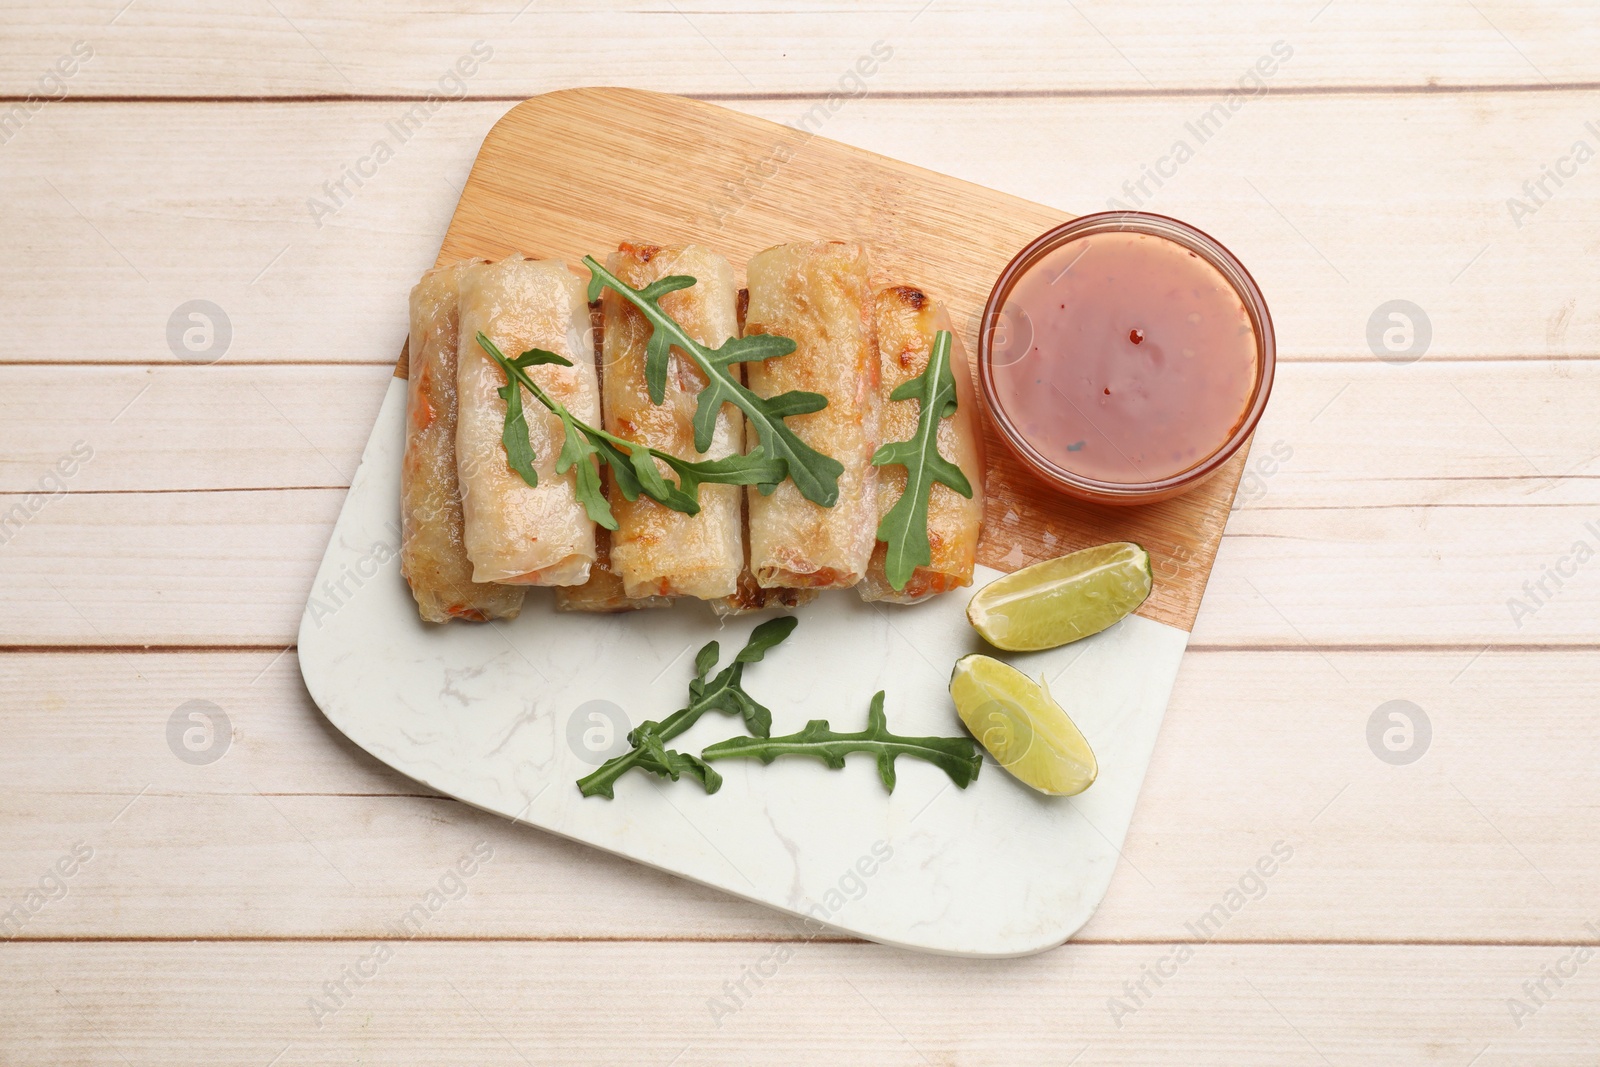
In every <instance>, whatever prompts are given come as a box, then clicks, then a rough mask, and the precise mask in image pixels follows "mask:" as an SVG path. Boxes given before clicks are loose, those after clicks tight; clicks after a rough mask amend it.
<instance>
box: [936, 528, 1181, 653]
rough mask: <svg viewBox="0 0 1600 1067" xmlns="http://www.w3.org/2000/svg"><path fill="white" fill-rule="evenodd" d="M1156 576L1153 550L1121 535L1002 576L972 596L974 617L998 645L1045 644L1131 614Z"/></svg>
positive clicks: (1024, 648)
mask: <svg viewBox="0 0 1600 1067" xmlns="http://www.w3.org/2000/svg"><path fill="white" fill-rule="evenodd" d="M1152 584H1153V579H1152V575H1151V572H1150V553H1148V552H1146V551H1145V550H1144V548H1143V547H1141V546H1140V545H1137V544H1134V543H1133V542H1132V541H1113V542H1112V543H1111V544H1108V545H1096V546H1095V547H1094V548H1086V549H1083V550H1082V551H1081V552H1073V553H1071V554H1070V555H1066V556H1058V557H1056V558H1055V559H1049V560H1045V561H1044V562H1042V563H1035V564H1033V565H1032V566H1031V567H1024V568H1022V569H1021V570H1020V571H1016V572H1014V573H1011V574H1008V575H1006V576H1005V577H1003V578H996V579H995V580H994V581H992V582H990V583H989V584H988V585H986V586H984V587H983V588H982V589H980V590H978V592H977V594H976V595H975V596H974V597H973V598H972V600H971V601H970V602H969V603H968V604H967V621H968V622H970V623H972V628H973V629H974V630H977V631H978V633H979V634H980V635H982V637H983V639H984V640H985V641H988V642H989V643H990V644H991V645H993V646H994V647H996V648H1001V649H1005V650H1006V651H1008V652H1037V651H1040V650H1042V649H1046V648H1057V647H1059V646H1061V645H1065V644H1069V643H1071V642H1073V641H1077V640H1080V639H1081V638H1085V637H1088V636H1090V635H1091V634H1097V633H1099V632H1100V631H1101V630H1104V629H1105V628H1106V627H1108V626H1110V625H1111V624H1112V623H1115V622H1118V621H1120V620H1121V619H1123V618H1126V617H1127V616H1128V615H1130V614H1132V613H1133V612H1134V611H1135V610H1137V609H1138V607H1139V605H1140V604H1143V603H1144V602H1145V599H1146V598H1147V597H1148V596H1149V595H1150V588H1151V585H1152Z"/></svg>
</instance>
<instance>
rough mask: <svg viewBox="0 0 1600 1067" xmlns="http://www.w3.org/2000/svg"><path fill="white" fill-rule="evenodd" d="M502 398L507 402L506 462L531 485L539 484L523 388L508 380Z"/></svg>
mask: <svg viewBox="0 0 1600 1067" xmlns="http://www.w3.org/2000/svg"><path fill="white" fill-rule="evenodd" d="M495 392H496V393H499V394H500V399H501V400H504V401H505V402H506V425H505V429H503V430H501V431H500V443H501V444H503V445H505V448H506V462H507V463H509V464H510V465H511V469H512V470H514V471H516V472H517V473H518V474H520V475H522V480H523V481H525V482H527V483H528V485H529V487H536V486H538V484H539V472H538V471H537V470H535V469H534V467H533V463H534V455H533V444H532V443H531V442H530V441H529V440H528V418H527V416H526V415H525V414H524V413H523V410H522V390H521V388H519V387H518V386H517V384H516V383H515V382H511V381H508V382H506V384H505V385H502V386H501V387H500V388H499V389H496V390H495Z"/></svg>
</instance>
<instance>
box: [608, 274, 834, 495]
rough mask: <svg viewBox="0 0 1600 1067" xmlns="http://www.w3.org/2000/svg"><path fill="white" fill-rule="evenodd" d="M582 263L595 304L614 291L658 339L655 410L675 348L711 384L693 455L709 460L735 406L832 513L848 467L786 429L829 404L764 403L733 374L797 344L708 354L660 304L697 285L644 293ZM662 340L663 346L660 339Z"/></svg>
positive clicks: (752, 343) (766, 488) (760, 342)
mask: <svg viewBox="0 0 1600 1067" xmlns="http://www.w3.org/2000/svg"><path fill="white" fill-rule="evenodd" d="M583 263H584V266H586V267H588V268H589V271H590V278H589V299H590V300H591V301H592V300H598V299H599V298H600V291H601V290H602V289H611V290H613V291H614V292H615V293H616V294H617V295H618V296H620V297H622V298H623V299H624V300H626V301H627V302H628V303H630V304H632V305H633V306H634V307H636V308H638V309H639V313H640V314H642V315H643V316H644V317H645V320H646V321H648V322H649V323H650V325H651V328H652V330H653V332H652V333H651V335H650V342H649V345H648V346H647V347H646V349H645V383H646V385H648V386H649V388H650V399H651V400H652V401H653V402H655V403H657V404H659V403H661V401H662V399H663V398H664V397H665V396H666V372H667V356H668V354H670V352H671V350H672V348H673V347H676V348H678V349H679V350H680V351H682V352H684V353H685V354H686V355H688V357H689V358H690V359H691V360H693V361H694V364H695V365H696V366H697V367H699V368H700V372H701V373H702V374H704V375H705V376H706V385H705V387H704V388H703V389H701V390H700V395H699V398H698V400H697V403H698V407H696V408H695V413H694V447H695V449H696V450H697V451H700V452H704V451H705V450H706V449H707V448H710V447H711V437H712V434H713V432H714V431H715V430H716V425H717V413H718V412H719V411H721V410H722V405H723V404H732V405H733V406H734V407H736V408H738V409H739V410H740V411H742V412H744V414H745V417H746V418H747V419H749V420H750V425H751V426H752V427H754V428H755V431H756V438H757V440H758V441H759V443H760V448H759V450H760V451H762V452H763V453H764V454H765V455H768V456H771V457H772V458H773V459H774V460H776V461H778V462H781V463H782V464H783V466H784V473H785V474H786V475H787V476H788V477H789V479H790V480H791V481H793V482H794V485H795V488H796V489H798V490H800V495H801V496H803V497H805V498H806V499H807V500H809V501H811V502H812V503H814V504H820V505H821V506H822V507H825V508H831V507H833V505H834V504H835V503H837V502H838V500H839V476H840V475H841V474H843V473H844V466H843V464H841V463H840V462H839V461H838V460H836V459H834V458H833V457H832V456H825V455H823V454H822V453H821V452H818V451H817V450H816V449H814V448H812V447H811V446H810V445H808V444H806V443H805V442H804V441H802V440H800V438H799V437H798V436H797V435H796V434H795V432H794V431H793V430H791V429H790V428H789V427H788V426H787V425H785V424H784V421H783V420H784V419H785V418H787V417H788V416H790V415H802V414H807V413H809V412H813V411H820V410H822V409H823V408H824V407H826V406H827V404H828V400H827V398H826V397H824V396H822V395H821V394H820V393H806V392H798V391H797V392H791V393H784V394H783V395H782V396H775V397H772V398H771V399H763V398H762V397H759V396H757V395H756V394H755V393H753V392H751V391H750V390H749V389H747V388H745V385H744V383H743V382H741V381H740V380H739V375H738V374H736V373H734V372H733V371H732V370H730V368H731V367H732V365H733V364H735V363H746V362H749V361H751V360H761V359H774V358H776V357H778V356H786V355H788V354H789V353H791V352H793V351H794V349H795V344H794V341H792V340H791V339H789V338H787V337H779V336H777V335H776V334H751V335H750V336H748V337H731V338H729V339H728V340H727V341H725V342H723V345H722V347H721V348H717V349H710V348H707V347H706V346H705V345H703V344H701V343H700V342H698V341H696V340H695V339H694V338H693V337H690V336H689V333H688V331H687V330H685V329H684V328H683V327H682V326H680V325H679V324H678V322H677V320H676V319H674V318H673V317H672V316H671V315H668V314H667V313H666V312H665V311H663V310H662V309H661V303H660V298H661V297H662V296H663V295H664V294H666V293H669V292H672V291H674V290H677V289H686V288H688V287H689V286H690V285H693V284H694V280H693V279H692V278H689V277H688V276H687V275H682V274H674V275H669V276H668V277H665V278H660V279H658V280H656V281H654V282H651V283H650V284H649V285H647V286H645V287H644V288H643V289H635V288H633V287H632V286H630V285H629V284H628V283H627V282H625V281H622V280H621V279H620V278H618V277H617V276H616V275H615V274H612V273H611V272H610V271H608V270H606V269H605V268H604V267H602V266H601V265H600V264H599V262H598V261H597V260H596V259H595V258H594V257H593V256H584V257H583ZM663 336H664V337H665V340H662V339H661V338H663ZM652 361H653V362H652ZM782 480H783V478H782V477H781V476H780V477H778V478H774V479H771V480H770V481H763V482H758V483H756V484H758V485H759V486H760V488H761V491H762V492H763V493H770V492H772V490H773V489H775V488H777V485H778V483H779V482H781V481H782Z"/></svg>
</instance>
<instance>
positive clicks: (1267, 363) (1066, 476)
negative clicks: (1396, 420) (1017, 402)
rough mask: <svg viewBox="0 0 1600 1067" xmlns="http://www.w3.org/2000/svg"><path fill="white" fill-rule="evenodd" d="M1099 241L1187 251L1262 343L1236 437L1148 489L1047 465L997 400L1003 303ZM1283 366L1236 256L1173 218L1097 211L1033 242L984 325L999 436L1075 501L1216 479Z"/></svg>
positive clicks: (1132, 499)
mask: <svg viewBox="0 0 1600 1067" xmlns="http://www.w3.org/2000/svg"><path fill="white" fill-rule="evenodd" d="M1098 233H1143V234H1149V235H1150V236H1152V237H1162V238H1165V239H1167V240H1170V241H1172V242H1174V243H1175V244H1179V245H1182V246H1183V247H1185V248H1187V249H1189V251H1191V252H1194V253H1195V254H1196V255H1198V256H1200V257H1201V258H1202V259H1204V260H1205V261H1206V262H1207V263H1209V264H1210V265H1211V266H1212V267H1213V268H1214V269H1216V270H1217V272H1218V273H1220V274H1221V275H1222V276H1223V278H1224V279H1226V280H1227V282H1228V284H1229V285H1231V286H1232V287H1233V289H1234V291H1235V292H1236V293H1237V294H1238V296H1239V299H1240V300H1241V301H1242V302H1243V304H1244V306H1245V310H1246V312H1247V313H1248V314H1249V316H1250V323H1251V326H1252V327H1253V329H1254V331H1255V336H1256V380H1255V386H1254V389H1253V390H1252V394H1251V400H1250V406H1249V407H1248V408H1247V409H1246V410H1245V414H1244V417H1243V418H1242V419H1240V421H1239V423H1238V425H1237V426H1235V427H1234V430H1233V432H1232V433H1231V434H1230V435H1229V436H1228V438H1227V440H1226V441H1224V442H1223V443H1222V444H1221V445H1220V446H1219V447H1218V448H1217V449H1216V450H1215V451H1214V452H1212V453H1211V454H1210V455H1208V456H1207V457H1206V458H1205V459H1203V460H1201V461H1200V462H1198V463H1196V464H1195V465H1194V466H1192V467H1188V468H1186V469H1185V470H1183V471H1180V472H1179V473H1177V474H1174V475H1171V476H1169V477H1166V478H1160V479H1156V480H1153V481H1148V482H1108V481H1102V480H1100V479H1097V478H1090V477H1087V476H1085V475H1081V474H1077V473H1074V472H1073V471H1070V470H1067V469H1066V468H1065V467H1062V466H1060V465H1059V464H1057V463H1055V462H1054V461H1053V460H1051V459H1049V458H1047V457H1046V456H1045V455H1044V454H1043V453H1041V452H1040V451H1039V450H1038V449H1037V448H1035V447H1034V446H1033V445H1032V444H1031V443H1030V442H1029V441H1028V440H1027V438H1026V437H1025V436H1024V435H1023V434H1022V432H1021V431H1020V430H1018V429H1017V427H1016V425H1015V423H1013V422H1012V420H1011V418H1010V417H1009V416H1008V415H1007V414H1006V412H1005V409H1004V408H1003V407H1002V406H1001V404H1000V402H999V400H998V398H997V395H996V394H997V387H996V384H995V380H994V362H993V357H994V353H993V343H992V342H993V336H994V332H995V327H996V324H997V320H998V319H999V317H1000V314H1001V312H1002V311H1003V310H1004V302H1005V298H1006V297H1008V296H1009V295H1010V294H1011V290H1012V288H1013V287H1014V286H1015V284H1016V282H1017V280H1018V279H1019V278H1021V277H1022V275H1023V274H1024V273H1026V272H1027V270H1028V269H1029V268H1030V267H1032V266H1033V265H1034V263H1035V262H1037V261H1038V260H1039V259H1040V258H1041V257H1043V256H1044V255H1045V254H1046V253H1049V252H1053V251H1054V250H1055V249H1057V248H1059V247H1061V246H1062V245H1065V244H1067V243H1069V242H1071V241H1074V240H1077V239H1079V238H1082V237H1087V236H1090V235H1092V234H1098ZM1276 365H1277V339H1276V336H1275V334H1274V332H1273V328H1272V313H1271V312H1270V311H1269V310H1268V308H1267V301H1266V297H1264V296H1263V295H1262V293H1261V289H1260V287H1259V286H1258V285H1257V284H1256V281H1255V279H1254V278H1253V277H1251V275H1250V272H1249V271H1248V270H1246V269H1245V266H1244V264H1243V263H1241V262H1239V259H1238V257H1236V256H1235V255H1234V254H1233V253H1232V252H1230V251H1228V249H1227V248H1226V247H1225V246H1224V245H1223V244H1222V242H1220V241H1218V240H1217V239H1216V238H1214V237H1212V236H1211V235H1210V234H1208V233H1206V232H1205V231H1204V230H1201V229H1199V228H1198V227H1196V226H1192V225H1190V224H1189V223H1187V222H1183V221H1182V220H1180V219H1175V218H1171V217H1170V216H1167V215H1157V214H1154V213H1153V212H1148V211H1132V210H1116V211H1099V212H1095V213H1094V214H1090V215H1080V216H1078V217H1077V218H1075V219H1071V220H1069V221H1067V222H1063V223H1061V224H1060V225H1057V226H1053V227H1051V228H1050V229H1048V230H1046V231H1045V232H1044V233H1042V234H1040V235H1039V236H1038V237H1036V238H1034V239H1033V240H1032V241H1030V242H1029V243H1028V244H1027V245H1026V246H1024V247H1023V249H1022V250H1021V251H1020V252H1018V253H1017V254H1016V255H1015V256H1013V257H1012V258H1011V261H1010V262H1009V263H1007V264H1006V266H1005V269H1004V270H1002V271H1001V272H1000V276H999V277H998V278H997V279H995V283H994V287H993V288H992V289H991V290H990V291H989V299H988V301H987V302H986V303H985V304H984V308H983V316H982V318H981V319H980V321H979V324H978V382H979V385H980V387H981V391H982V393H983V400H984V404H985V405H986V406H987V407H988V408H989V414H990V416H991V417H992V418H993V419H994V423H995V425H996V427H998V428H999V430H1000V435H1001V437H1002V438H1004V439H1005V440H1006V442H1007V444H1009V445H1010V446H1011V449H1012V451H1013V452H1015V453H1016V454H1017V456H1018V457H1019V458H1020V459H1022V461H1023V462H1024V463H1026V464H1027V465H1028V466H1029V467H1031V468H1033V470H1034V471H1035V472H1036V473H1037V474H1039V475H1041V476H1042V477H1044V478H1045V479H1046V480H1047V481H1050V482H1052V483H1054V484H1055V485H1056V486H1058V487H1059V488H1061V489H1064V490H1066V491H1067V492H1069V493H1071V494H1072V495H1074V496H1077V497H1080V498H1083V499H1087V500H1092V501H1096V502H1100V503H1111V504H1140V503H1147V502H1150V501H1154V500H1161V499H1165V498H1166V497H1170V496H1176V495H1177V494H1178V493H1181V492H1185V491H1187V490H1189V489H1192V488H1194V487H1195V486H1196V485H1199V484H1200V483H1201V482H1203V481H1205V480H1206V479H1207V478H1209V477H1211V476H1212V475H1213V474H1215V473H1216V472H1217V471H1218V470H1219V469H1220V468H1221V467H1222V466H1223V465H1224V464H1226V463H1227V462H1228V461H1229V460H1230V459H1232V458H1233V456H1234V454H1235V453H1236V452H1238V451H1239V449H1240V447H1241V446H1242V445H1243V444H1244V443H1245V442H1246V441H1247V440H1249V439H1250V435H1251V434H1253V433H1254V432H1255V428H1256V424H1257V423H1258V422H1260V421H1261V413H1262V412H1263V411H1265V410H1266V406H1267V399H1268V397H1269V396H1270V395H1271V393H1272V379H1273V371H1274V369H1275V368H1276Z"/></svg>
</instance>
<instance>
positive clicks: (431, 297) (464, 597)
mask: <svg viewBox="0 0 1600 1067" xmlns="http://www.w3.org/2000/svg"><path fill="white" fill-rule="evenodd" d="M464 266H466V264H465V263H452V264H449V265H447V266H444V267H439V268H436V269H434V270H430V271H428V273H426V274H424V275H423V276H422V280H421V281H420V282H418V283H417V284H416V287H415V288H413V289H412V290H411V338H410V342H409V345H408V348H409V353H410V370H409V372H408V379H407V382H406V451H405V459H404V461H403V462H402V464H401V467H400V573H402V574H404V575H405V577H406V582H407V583H408V584H409V585H410V586H411V595H412V596H413V597H415V598H416V601H417V612H418V614H420V615H421V616H422V617H423V618H424V619H426V620H427V621H428V622H449V621H450V620H451V619H471V620H473V621H475V622H484V621H486V620H488V619H510V618H514V617H515V616H516V614H517V612H518V611H520V610H521V609H522V597H523V590H521V589H518V588H515V587H513V586H507V585H493V584H489V583H478V582H474V581H473V580H472V564H471V562H470V561H469V560H468V559H467V550H466V546H465V544H464V543H463V541H462V527H463V520H462V517H461V490H460V486H459V483H458V482H457V480H456V341H457V326H458V324H459V320H458V317H457V315H456V286H457V283H458V280H459V278H460V274H461V270H462V268H463V267H464Z"/></svg>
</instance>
